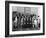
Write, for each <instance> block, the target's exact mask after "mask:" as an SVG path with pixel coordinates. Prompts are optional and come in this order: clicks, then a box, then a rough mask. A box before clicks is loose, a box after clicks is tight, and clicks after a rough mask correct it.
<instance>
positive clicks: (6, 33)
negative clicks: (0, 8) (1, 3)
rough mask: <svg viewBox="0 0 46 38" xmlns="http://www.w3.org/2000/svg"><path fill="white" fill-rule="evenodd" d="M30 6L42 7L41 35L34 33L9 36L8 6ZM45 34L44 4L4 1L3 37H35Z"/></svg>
mask: <svg viewBox="0 0 46 38" xmlns="http://www.w3.org/2000/svg"><path fill="white" fill-rule="evenodd" d="M10 3H13V4H15V3H16V4H29V5H30V4H32V5H43V33H37V34H36V33H34V34H18V35H10V34H9V4H10ZM44 34H45V3H37V2H19V1H5V37H16V36H17V37H18V36H35V35H44Z"/></svg>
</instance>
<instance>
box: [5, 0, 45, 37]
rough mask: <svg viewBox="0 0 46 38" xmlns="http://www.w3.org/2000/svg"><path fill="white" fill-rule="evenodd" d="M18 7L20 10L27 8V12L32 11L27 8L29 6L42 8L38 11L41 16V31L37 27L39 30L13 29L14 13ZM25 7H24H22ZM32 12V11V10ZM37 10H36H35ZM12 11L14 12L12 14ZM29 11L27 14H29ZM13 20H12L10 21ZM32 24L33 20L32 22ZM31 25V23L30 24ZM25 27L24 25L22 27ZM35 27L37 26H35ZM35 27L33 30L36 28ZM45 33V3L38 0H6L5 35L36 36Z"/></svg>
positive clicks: (32, 8)
mask: <svg viewBox="0 0 46 38" xmlns="http://www.w3.org/2000/svg"><path fill="white" fill-rule="evenodd" d="M17 8H18V10H17V11H18V12H21V11H22V13H24V12H23V9H26V10H25V12H26V13H27V12H28V13H29V14H30V12H29V11H28V10H27V9H28V8H29V9H30V8H31V10H34V9H36V10H38V9H40V11H39V12H40V13H38V14H39V15H40V17H41V23H40V24H41V27H40V29H41V31H40V30H38V29H37V31H36V30H35V31H32V30H31V31H30V30H29V31H28V30H27V29H26V31H25V30H24V31H23V30H16V31H12V27H13V26H12V22H13V21H12V17H13V16H14V15H12V14H13V13H12V12H14V11H16V10H15V9H17ZM21 8H23V9H21ZM31 12H32V11H31ZM33 12H35V11H33ZM33 12H32V13H33ZM11 13H12V14H11ZM28 13H27V15H28ZM10 20H11V22H10ZM31 24H32V22H31ZM28 26H29V25H28ZM22 28H23V27H22ZM34 29H35V28H34ZM34 29H33V30H34ZM44 34H45V3H37V2H19V1H5V37H18V36H36V35H44Z"/></svg>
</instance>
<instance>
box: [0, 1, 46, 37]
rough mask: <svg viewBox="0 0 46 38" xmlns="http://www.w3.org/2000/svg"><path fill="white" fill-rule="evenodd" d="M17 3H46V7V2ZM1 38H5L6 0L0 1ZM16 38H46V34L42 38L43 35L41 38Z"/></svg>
mask: <svg viewBox="0 0 46 38" xmlns="http://www.w3.org/2000/svg"><path fill="white" fill-rule="evenodd" d="M14 1H15V0H14ZM16 1H28V2H45V7H46V0H16ZM45 9H46V8H45ZM45 14H46V13H45ZM45 16H46V15H45ZM45 19H46V17H45ZM45 22H46V20H45ZM45 25H46V24H45ZM45 27H46V26H45ZM45 32H46V28H45ZM0 38H5V0H0ZM12 38H13V37H12ZM14 38H46V33H45V35H42V36H41V35H40V36H25V37H14Z"/></svg>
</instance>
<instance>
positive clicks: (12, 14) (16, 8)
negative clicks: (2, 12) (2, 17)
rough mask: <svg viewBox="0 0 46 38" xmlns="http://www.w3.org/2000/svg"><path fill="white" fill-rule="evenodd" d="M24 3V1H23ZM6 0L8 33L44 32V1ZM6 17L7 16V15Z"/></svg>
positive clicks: (34, 33)
mask: <svg viewBox="0 0 46 38" xmlns="http://www.w3.org/2000/svg"><path fill="white" fill-rule="evenodd" d="M24 3H25V2H24ZM24 3H23V2H8V3H7V4H8V5H6V6H8V7H7V10H9V13H8V12H7V14H9V21H8V22H7V23H8V24H9V26H8V28H9V35H24V34H27V35H28V34H30V35H32V34H33V35H40V34H41V35H42V34H43V32H44V18H43V17H44V13H43V12H44V3H35V4H34V3H29V2H26V3H25V4H24ZM7 18H8V16H7Z"/></svg>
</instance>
